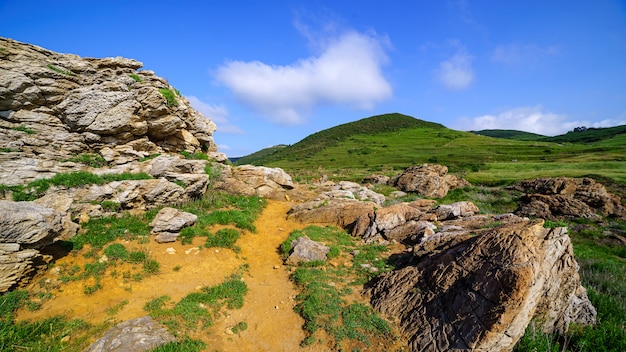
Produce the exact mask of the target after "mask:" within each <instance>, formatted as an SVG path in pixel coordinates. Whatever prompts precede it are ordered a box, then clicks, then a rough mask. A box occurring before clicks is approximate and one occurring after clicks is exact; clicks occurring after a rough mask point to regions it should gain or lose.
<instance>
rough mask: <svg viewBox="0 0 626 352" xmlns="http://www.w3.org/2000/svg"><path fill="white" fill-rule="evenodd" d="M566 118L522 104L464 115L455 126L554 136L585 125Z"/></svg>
mask: <svg viewBox="0 0 626 352" xmlns="http://www.w3.org/2000/svg"><path fill="white" fill-rule="evenodd" d="M566 118H567V116H566V115H562V114H557V113H553V112H550V111H545V110H544V108H543V107H542V106H540V105H538V106H523V107H517V108H513V109H509V110H506V111H502V112H500V113H498V114H496V115H483V116H478V117H472V118H468V117H464V118H461V119H459V120H457V122H456V125H455V128H456V129H459V130H465V131H470V130H471V131H479V130H490V129H502V130H518V131H526V132H532V133H537V134H541V135H545V136H554V135H558V134H563V133H566V132H567V131H571V130H572V129H573V128H574V127H577V126H583V125H585V124H584V123H582V122H580V121H566ZM587 126H589V124H587Z"/></svg>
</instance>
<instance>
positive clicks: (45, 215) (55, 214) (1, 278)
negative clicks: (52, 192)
mask: <svg viewBox="0 0 626 352" xmlns="http://www.w3.org/2000/svg"><path fill="white" fill-rule="evenodd" d="M66 221H67V219H66V217H65V214H64V213H61V212H59V211H56V210H54V209H52V208H50V207H47V206H44V205H40V204H37V203H34V202H9V201H3V200H0V292H5V291H7V290H8V289H9V288H11V287H14V286H18V285H21V284H24V283H26V282H27V280H28V276H29V275H30V274H31V273H33V271H34V270H36V269H37V268H38V267H40V266H42V265H45V261H46V260H47V258H45V257H44V256H43V255H42V254H41V253H40V252H39V249H41V248H42V247H45V246H46V245H48V244H50V243H52V242H53V241H55V240H56V239H57V238H66V237H71V236H74V235H75V234H76V232H77V231H78V225H76V224H73V223H71V222H70V224H71V225H73V226H68V225H67V222H66Z"/></svg>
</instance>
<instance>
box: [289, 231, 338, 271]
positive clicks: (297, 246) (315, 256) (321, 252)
mask: <svg viewBox="0 0 626 352" xmlns="http://www.w3.org/2000/svg"><path fill="white" fill-rule="evenodd" d="M329 251H330V248H328V247H327V246H325V245H323V244H321V243H318V242H315V241H312V240H311V239H310V238H309V237H307V236H302V237H298V238H296V239H295V240H293V241H292V242H291V253H290V254H289V257H288V258H287V260H286V261H285V263H287V264H290V265H296V264H298V263H300V262H310V261H313V260H326V259H328V258H327V257H326V255H327V254H328V252H329Z"/></svg>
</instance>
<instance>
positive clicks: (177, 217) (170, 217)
mask: <svg viewBox="0 0 626 352" xmlns="http://www.w3.org/2000/svg"><path fill="white" fill-rule="evenodd" d="M196 220H198V216H197V215H195V214H191V213H187V212H184V211H180V210H178V209H175V208H170V207H165V208H163V209H161V210H159V212H158V213H157V215H156V216H155V217H154V219H153V220H152V221H151V222H150V227H152V230H151V231H150V233H152V234H153V235H155V239H156V241H157V242H159V243H163V242H174V241H176V238H177V237H178V235H180V231H181V230H182V229H184V228H185V227H189V226H192V225H193V224H195V223H196Z"/></svg>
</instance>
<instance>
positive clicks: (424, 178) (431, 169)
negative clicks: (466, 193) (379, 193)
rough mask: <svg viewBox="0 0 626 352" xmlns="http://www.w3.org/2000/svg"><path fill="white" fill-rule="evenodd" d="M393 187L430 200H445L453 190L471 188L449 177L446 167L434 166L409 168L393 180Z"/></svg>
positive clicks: (464, 181)
mask: <svg viewBox="0 0 626 352" xmlns="http://www.w3.org/2000/svg"><path fill="white" fill-rule="evenodd" d="M392 185H393V186H395V187H397V188H398V189H399V190H401V191H404V192H415V193H417V194H419V195H422V196H424V197H429V198H443V197H445V196H446V194H448V191H450V190H451V189H455V188H461V187H466V186H471V184H470V183H469V182H467V181H466V180H464V179H461V178H458V177H456V176H454V175H448V168H447V167H446V166H443V165H434V164H423V165H419V166H412V167H409V168H407V169H405V170H404V172H403V173H402V174H401V175H400V176H398V177H397V178H396V179H394V180H393V182H392Z"/></svg>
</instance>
